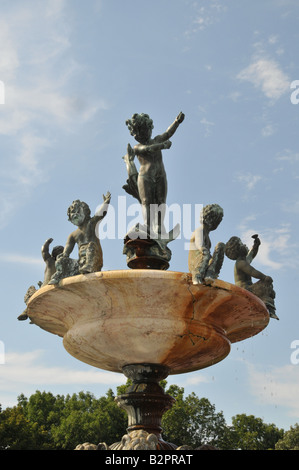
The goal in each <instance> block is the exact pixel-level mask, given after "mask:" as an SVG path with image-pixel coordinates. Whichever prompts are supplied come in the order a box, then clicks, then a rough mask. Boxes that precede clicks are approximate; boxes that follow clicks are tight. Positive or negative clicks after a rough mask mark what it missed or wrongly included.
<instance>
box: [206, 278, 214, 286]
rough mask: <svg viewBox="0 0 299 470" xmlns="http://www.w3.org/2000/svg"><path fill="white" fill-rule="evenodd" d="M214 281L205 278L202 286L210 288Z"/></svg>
mask: <svg viewBox="0 0 299 470" xmlns="http://www.w3.org/2000/svg"><path fill="white" fill-rule="evenodd" d="M214 281H215V279H213V278H212V277H205V278H204V280H203V284H206V285H207V286H210V285H212V284H213V282H214Z"/></svg>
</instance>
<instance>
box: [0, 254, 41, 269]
mask: <svg viewBox="0 0 299 470" xmlns="http://www.w3.org/2000/svg"><path fill="white" fill-rule="evenodd" d="M0 260H1V261H2V262H4V263H17V264H28V265H38V266H41V265H44V261H43V260H42V258H41V257H40V258H33V257H29V256H23V255H18V254H15V253H2V254H1V253H0Z"/></svg>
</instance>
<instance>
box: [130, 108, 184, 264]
mask: <svg viewBox="0 0 299 470" xmlns="http://www.w3.org/2000/svg"><path fill="white" fill-rule="evenodd" d="M184 118H185V115H184V114H183V113H179V114H178V116H177V117H176V119H175V120H174V122H173V123H172V124H171V125H170V126H169V127H168V129H167V130H166V131H165V132H164V133H162V134H160V135H157V136H156V137H154V138H152V130H153V128H154V126H153V121H152V119H151V118H150V117H149V115H148V114H144V113H142V114H137V113H136V114H133V116H132V118H131V119H128V120H127V121H126V125H127V126H128V129H129V130H130V133H131V135H132V136H133V137H134V138H135V140H136V141H137V142H138V143H137V144H136V145H135V146H134V147H133V148H132V147H131V145H130V144H128V146H127V154H126V155H125V156H124V157H123V158H124V161H125V163H126V167H127V172H128V179H127V184H126V185H124V186H123V188H124V189H125V191H126V192H127V193H128V194H130V195H132V196H133V197H135V198H136V199H137V200H138V201H139V202H140V204H141V208H142V216H143V222H144V224H143V225H142V224H137V225H136V226H135V227H132V228H131V229H130V230H129V232H128V233H127V234H126V236H125V241H124V243H125V246H124V251H123V252H124V254H126V255H127V264H128V266H129V267H131V268H140V269H141V268H145V269H167V268H168V266H169V261H170V258H171V251H170V249H169V248H168V246H167V244H168V243H169V242H171V241H172V240H174V239H175V238H176V237H177V236H178V235H179V232H180V227H179V224H177V225H176V226H175V227H174V228H173V229H172V230H170V232H169V233H166V230H165V227H164V218H165V211H166V196H167V178H166V172H165V168H164V164H163V159H162V150H165V149H169V148H170V147H171V142H170V140H169V139H170V137H171V136H173V134H174V133H175V131H176V130H177V128H178V127H179V125H180V124H181V123H182V122H183V120H184ZM135 156H136V157H137V159H138V161H139V163H140V168H139V172H138V171H137V168H136V166H135V163H134V158H135Z"/></svg>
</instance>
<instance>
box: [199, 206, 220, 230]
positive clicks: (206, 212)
mask: <svg viewBox="0 0 299 470" xmlns="http://www.w3.org/2000/svg"><path fill="white" fill-rule="evenodd" d="M222 219H223V209H222V207H220V206H219V205H218V204H209V205H207V206H205V207H204V208H203V209H202V211H201V214H200V221H201V223H202V224H204V225H206V226H207V227H208V229H209V230H215V229H216V228H217V227H218V225H219V224H220V222H221V221H222Z"/></svg>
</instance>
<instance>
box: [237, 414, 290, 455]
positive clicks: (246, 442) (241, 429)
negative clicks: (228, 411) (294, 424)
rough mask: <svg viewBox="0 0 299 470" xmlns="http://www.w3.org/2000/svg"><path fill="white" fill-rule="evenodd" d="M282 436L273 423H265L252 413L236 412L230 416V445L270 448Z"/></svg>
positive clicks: (248, 448)
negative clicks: (248, 414)
mask: <svg viewBox="0 0 299 470" xmlns="http://www.w3.org/2000/svg"><path fill="white" fill-rule="evenodd" d="M282 436H283V430H282V429H278V428H277V427H276V426H275V425H274V424H265V423H264V422H263V421H262V419H261V418H256V417H255V416H253V415H250V416H247V415H245V414H238V415H236V416H234V417H233V418H232V427H231V429H230V438H231V444H230V445H231V447H232V448H234V449H240V450H271V449H274V448H275V444H276V442H277V441H278V440H279V439H281V437H282Z"/></svg>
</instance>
